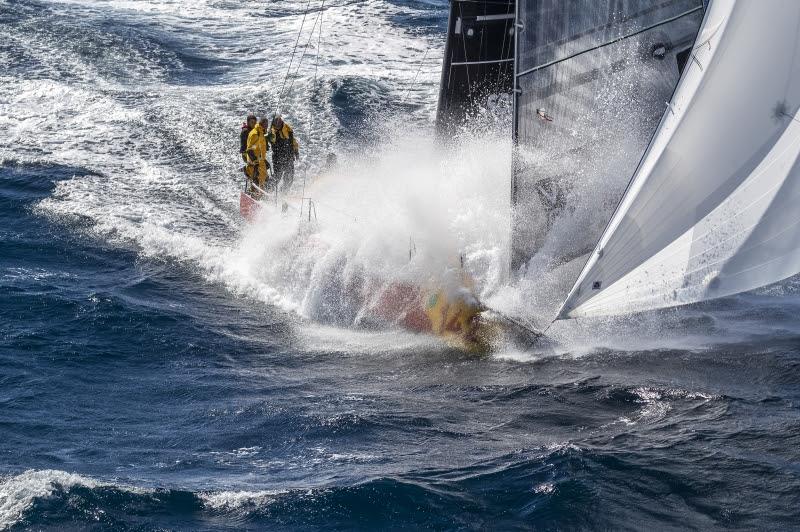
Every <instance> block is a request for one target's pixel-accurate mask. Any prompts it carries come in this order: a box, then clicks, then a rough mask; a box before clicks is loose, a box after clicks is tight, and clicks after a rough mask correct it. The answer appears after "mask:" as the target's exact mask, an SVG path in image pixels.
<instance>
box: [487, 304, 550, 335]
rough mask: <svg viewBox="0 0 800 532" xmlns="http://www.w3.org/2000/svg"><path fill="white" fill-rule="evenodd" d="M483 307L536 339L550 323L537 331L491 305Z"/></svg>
mask: <svg viewBox="0 0 800 532" xmlns="http://www.w3.org/2000/svg"><path fill="white" fill-rule="evenodd" d="M485 308H486V310H488V311H490V312H492V313H494V314H496V315H497V316H498V317H500V318H501V319H503V320H505V321H507V322H508V323H510V324H512V325H514V326H515V327H517V328H519V329H521V330H523V331H525V332H527V333H528V334H530V335H531V336H533V337H534V339H535V340H538V339H539V338H541V337H542V336H544V333H545V332H547V329H549V328H550V325H552V323H551V324H550V325H548V326H547V329H545V330H544V331H537V330H536V329H534V328H533V327H532V326H530V325H528V324H526V323H523V322H522V321H521V320H519V319H517V318H512V317H511V316H509V315H508V314H505V313H504V312H500V311H499V310H497V309H494V308H491V307H485Z"/></svg>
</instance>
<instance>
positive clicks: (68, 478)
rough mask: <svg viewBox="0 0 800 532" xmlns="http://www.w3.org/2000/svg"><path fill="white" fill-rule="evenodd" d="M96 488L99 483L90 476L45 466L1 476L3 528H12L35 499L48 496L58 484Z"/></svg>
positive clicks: (0, 521) (1, 519) (1, 523)
mask: <svg viewBox="0 0 800 532" xmlns="http://www.w3.org/2000/svg"><path fill="white" fill-rule="evenodd" d="M73 486H85V487H89V488H94V487H96V486H97V483H96V482H95V481H94V480H92V479H90V478H87V477H84V476H81V475H76V474H72V473H67V472H65V471H57V470H53V469H45V470H41V471H35V470H28V471H25V472H24V473H20V474H19V475H14V476H9V477H5V478H0V529H6V528H10V527H11V526H12V525H14V523H16V522H18V521H19V520H20V519H22V518H23V516H24V514H25V511H26V510H27V509H28V508H30V507H31V505H32V504H33V503H34V501H35V500H36V499H41V498H46V497H49V496H50V495H51V494H52V493H53V492H54V491H55V490H56V488H57V487H62V488H65V489H69V488H71V487H73Z"/></svg>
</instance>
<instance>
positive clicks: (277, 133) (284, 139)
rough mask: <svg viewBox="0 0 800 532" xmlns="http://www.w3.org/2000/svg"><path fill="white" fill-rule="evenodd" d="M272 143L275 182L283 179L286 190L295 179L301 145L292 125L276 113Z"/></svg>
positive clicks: (270, 135) (270, 139)
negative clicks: (295, 164)
mask: <svg viewBox="0 0 800 532" xmlns="http://www.w3.org/2000/svg"><path fill="white" fill-rule="evenodd" d="M269 142H270V144H272V164H273V166H274V167H275V183H278V182H279V181H280V180H281V179H283V188H282V190H283V191H284V192H286V191H287V190H289V187H291V186H292V181H294V162H295V161H296V160H297V159H298V158H299V157H300V145H299V144H298V143H297V139H295V138H294V131H292V128H291V126H289V124H287V123H286V122H284V121H283V117H281V115H275V118H273V120H272V128H271V129H270V133H269Z"/></svg>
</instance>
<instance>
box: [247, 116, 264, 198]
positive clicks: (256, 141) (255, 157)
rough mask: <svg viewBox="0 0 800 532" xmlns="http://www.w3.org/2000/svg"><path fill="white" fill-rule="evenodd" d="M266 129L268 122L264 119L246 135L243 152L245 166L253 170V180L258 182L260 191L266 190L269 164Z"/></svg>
mask: <svg viewBox="0 0 800 532" xmlns="http://www.w3.org/2000/svg"><path fill="white" fill-rule="evenodd" d="M268 127H269V120H267V119H266V118H262V119H261V120H259V121H258V123H257V124H256V125H255V127H254V128H253V129H252V130H251V131H250V133H249V134H248V135H247V149H246V150H245V155H246V156H247V164H248V166H250V167H252V168H253V173H254V174H255V180H256V181H257V182H258V186H259V187H260V188H261V190H265V189H266V183H267V168H269V163H267V150H268V149H269V144H267V137H266V131H267V128H268Z"/></svg>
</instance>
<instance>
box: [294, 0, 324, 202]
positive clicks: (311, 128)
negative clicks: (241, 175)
mask: <svg viewBox="0 0 800 532" xmlns="http://www.w3.org/2000/svg"><path fill="white" fill-rule="evenodd" d="M324 10H325V0H322V4H320V8H319V35H318V36H317V59H316V61H315V62H314V82H313V83H312V85H311V87H312V89H313V88H315V87H316V86H317V71H318V70H319V54H320V50H322V22H323V20H324V17H323V14H324ZM312 36H313V31H312ZM316 116H317V114H316V113H315V112H314V111H313V110H312V111H311V122H310V123H309V125H308V131H309V133H310V132H312V131H314V119H315V118H316ZM307 170H308V169H307V168H306V171H305V172H303V193H302V194H301V195H300V197H301V198H305V197H306V180H307V179H308V171H307ZM300 201H301V202H302V201H303V200H302V199H301V200H300ZM300 207H301V208H300V216H301V217H302V216H303V209H302V203H301V204H300ZM308 209H309V212H310V211H311V205H310V204H309V207H308Z"/></svg>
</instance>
